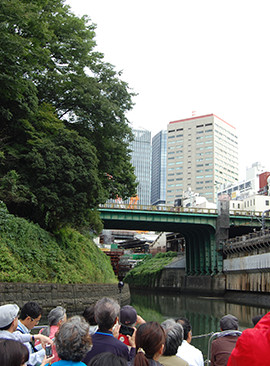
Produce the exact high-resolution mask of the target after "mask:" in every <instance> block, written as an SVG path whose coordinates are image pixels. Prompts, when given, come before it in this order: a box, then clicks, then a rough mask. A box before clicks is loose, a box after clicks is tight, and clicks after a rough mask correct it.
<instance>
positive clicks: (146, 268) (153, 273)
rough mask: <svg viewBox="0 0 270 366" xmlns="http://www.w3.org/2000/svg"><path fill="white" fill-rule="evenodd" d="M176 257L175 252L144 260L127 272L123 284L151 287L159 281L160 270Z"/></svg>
mask: <svg viewBox="0 0 270 366" xmlns="http://www.w3.org/2000/svg"><path fill="white" fill-rule="evenodd" d="M176 256H177V253H176V252H167V253H158V254H157V255H155V257H154V258H149V257H147V258H145V259H144V260H143V261H142V262H140V263H139V264H137V265H136V267H135V268H133V269H132V270H131V271H129V272H128V273H127V275H126V277H125V279H124V281H125V282H127V283H129V284H131V285H135V286H143V287H153V286H154V285H155V283H156V281H158V280H159V278H160V275H161V272H162V269H163V268H164V267H165V266H166V265H167V264H169V263H171V262H172V260H173V259H174V258H175V257H176Z"/></svg>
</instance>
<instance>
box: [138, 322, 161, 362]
mask: <svg viewBox="0 0 270 366" xmlns="http://www.w3.org/2000/svg"><path fill="white" fill-rule="evenodd" d="M135 343H136V351H137V354H136V356H135V359H134V366H139V365H140V366H144V365H145V366H147V365H149V361H148V359H154V360H158V358H159V356H161V355H162V353H163V348H164V345H165V333H164V330H163V328H162V327H161V325H160V324H159V323H157V322H148V323H144V324H142V325H140V326H139V328H138V329H137V332H136V336H135Z"/></svg>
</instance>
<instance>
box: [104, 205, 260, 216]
mask: <svg viewBox="0 0 270 366" xmlns="http://www.w3.org/2000/svg"><path fill="white" fill-rule="evenodd" d="M99 208H111V209H119V210H121V209H122V210H139V211H164V212H175V213H196V214H214V215H217V214H218V210H217V209H215V208H204V207H174V206H166V205H164V206H151V205H138V204H124V203H105V204H103V205H99ZM229 215H230V216H251V217H262V215H263V211H246V210H230V211H229Z"/></svg>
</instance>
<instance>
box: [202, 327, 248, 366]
mask: <svg viewBox="0 0 270 366" xmlns="http://www.w3.org/2000/svg"><path fill="white" fill-rule="evenodd" d="M230 334H237V335H239V336H240V335H241V334H242V332H241V331H240V330H224V331H222V332H216V333H213V334H212V335H211V337H210V338H209V341H208V351H207V360H206V365H207V366H208V365H210V363H211V359H210V352H211V345H212V342H213V339H214V338H215V337H218V336H223V337H225V336H227V335H230Z"/></svg>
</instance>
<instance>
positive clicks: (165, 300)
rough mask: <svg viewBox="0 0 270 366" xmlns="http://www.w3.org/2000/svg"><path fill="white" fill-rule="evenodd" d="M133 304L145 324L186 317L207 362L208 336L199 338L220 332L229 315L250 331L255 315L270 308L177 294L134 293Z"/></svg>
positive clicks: (132, 293) (195, 342)
mask: <svg viewBox="0 0 270 366" xmlns="http://www.w3.org/2000/svg"><path fill="white" fill-rule="evenodd" d="M130 304H131V305H132V306H134V307H135V309H136V310H137V312H138V314H139V315H141V316H142V317H143V318H144V319H145V320H146V321H151V320H155V321H158V322H159V323H161V322H162V321H164V320H165V319H168V318H174V319H175V318H178V317H180V316H181V317H185V318H187V319H189V321H190V323H191V325H192V335H193V336H194V338H193V339H192V344H193V345H194V346H195V347H197V348H199V349H200V350H201V351H202V352H203V355H204V359H206V358H207V349H208V341H209V336H205V337H199V338H197V337H196V336H199V335H205V334H209V333H211V332H219V331H220V328H219V319H220V318H221V317H222V316H223V315H226V314H233V315H234V316H236V317H237V318H238V319H239V329H240V330H244V329H246V328H251V327H252V326H253V324H252V320H251V319H252V318H253V317H254V316H255V315H259V314H266V313H267V312H268V311H270V304H269V308H263V307H254V306H248V305H239V304H234V303H230V302H227V301H225V300H224V299H223V298H212V297H203V296H198V297H194V296H186V295H178V294H177V295H174V294H157V293H149V292H141V291H138V292H137V291H132V292H131V300H130Z"/></svg>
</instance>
